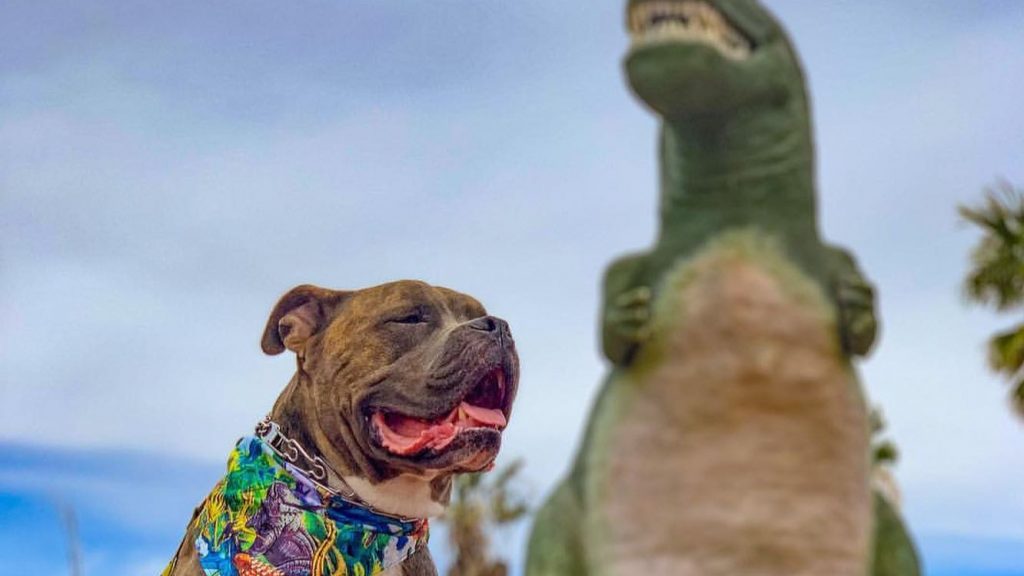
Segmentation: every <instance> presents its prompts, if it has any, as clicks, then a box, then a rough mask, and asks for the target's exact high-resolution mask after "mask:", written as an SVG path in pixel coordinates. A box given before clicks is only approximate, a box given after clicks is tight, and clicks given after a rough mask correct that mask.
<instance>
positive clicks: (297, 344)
mask: <svg viewBox="0 0 1024 576" xmlns="http://www.w3.org/2000/svg"><path fill="white" fill-rule="evenodd" d="M262 346H263V350H264V352H266V353H267V354H279V353H281V352H283V351H284V350H285V349H288V350H291V351H293V352H295V353H296V355H297V356H298V365H299V377H298V378H297V379H296V381H295V382H293V386H294V387H298V389H297V390H294V391H293V393H292V394H291V395H290V396H289V397H288V398H285V397H284V396H282V399H281V400H280V401H279V404H280V403H281V402H286V403H290V404H294V405H293V406H285V407H283V409H284V411H285V412H287V413H289V414H291V416H292V419H293V420H294V419H298V420H301V424H302V426H300V428H302V427H304V428H305V431H304V432H303V436H306V437H310V436H311V437H314V438H323V439H325V440H326V441H327V442H329V443H331V444H332V445H334V446H335V447H337V448H339V452H340V453H342V454H345V455H346V457H347V458H349V459H351V460H353V461H354V462H353V463H359V462H362V463H366V464H369V465H371V466H372V467H373V468H374V469H376V470H377V471H378V472H379V473H380V474H382V475H383V476H392V475H395V474H400V473H408V472H412V473H424V472H431V471H437V472H463V471H476V470H481V469H484V468H487V467H488V466H489V465H490V464H491V462H493V460H494V458H495V456H496V455H497V453H498V448H499V447H500V445H501V433H502V430H503V429H504V428H505V426H506V423H507V422H508V418H509V415H510V412H511V408H512V401H513V399H514V398H515V394H516V386H517V382H518V376H519V360H518V357H517V355H516V350H515V344H514V343H513V341H512V335H511V333H510V332H509V328H508V324H507V323H506V322H505V321H504V320H501V319H498V318H495V317H493V316H488V315H487V312H486V310H484V308H483V306H481V305H480V303H479V302H477V301H476V300H475V299H473V298H471V297H469V296H467V295H465V294H460V293H458V292H455V291H453V290H449V289H446V288H440V287H435V286H430V285H428V284H425V283H423V282H417V281H400V282H393V283H390V284H384V285H381V286H376V287H373V288H367V289H364V290H358V291H338V290H328V289H324V288H319V287H316V286H310V285H304V286H298V287H296V288H294V289H292V290H291V291H290V292H288V293H287V294H285V295H284V297H282V298H281V300H280V301H279V302H278V304H277V306H275V307H274V310H273V312H272V313H271V315H270V319H269V320H268V322H267V327H266V330H265V331H264V333H263V340H262ZM275 411H277V408H276V407H275ZM364 467H365V466H364Z"/></svg>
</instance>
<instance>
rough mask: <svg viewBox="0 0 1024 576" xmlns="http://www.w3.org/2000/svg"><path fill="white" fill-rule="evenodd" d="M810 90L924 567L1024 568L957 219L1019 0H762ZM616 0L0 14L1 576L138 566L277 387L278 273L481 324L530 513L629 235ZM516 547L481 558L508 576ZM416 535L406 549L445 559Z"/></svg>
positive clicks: (983, 154) (985, 140) (1017, 470)
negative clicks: (511, 367) (504, 370)
mask: <svg viewBox="0 0 1024 576" xmlns="http://www.w3.org/2000/svg"><path fill="white" fill-rule="evenodd" d="M766 3H767V5H768V6H769V7H770V8H771V9H773V10H774V11H775V12H776V13H777V14H778V15H779V16H780V17H781V19H782V20H783V22H784V23H785V24H786V26H787V27H788V29H789V30H790V32H791V34H792V36H793V38H794V40H795V42H796V44H797V47H798V49H799V50H800V53H801V55H802V58H803V61H804V64H805V67H806V70H807V74H808V76H809V81H810V89H811V93H812V98H813V106H814V113H815V135H816V138H817V144H818V160H819V162H818V168H819V170H818V176H817V180H818V183H819V196H820V198H819V211H820V221H821V228H822V231H823V235H824V236H825V237H826V238H827V239H828V240H829V241H832V242H835V243H838V244H841V245H843V246H846V247H847V248H850V249H851V250H853V251H854V252H855V253H856V254H857V256H858V259H859V261H860V263H861V265H862V267H863V268H864V269H865V271H866V273H867V274H868V275H869V276H870V277H871V278H872V279H873V281H874V282H875V284H876V286H877V287H878V290H879V294H880V306H881V318H882V326H883V328H882V339H881V342H880V346H879V347H878V348H877V350H876V352H875V353H874V355H873V356H872V357H871V358H870V359H868V360H867V361H866V362H864V363H863V364H862V365H861V367H860V368H861V374H862V376H863V379H864V382H865V386H866V387H867V390H868V393H869V395H870V398H871V400H872V402H874V403H877V404H880V405H881V406H883V408H884V411H885V414H886V416H887V419H888V421H889V425H890V426H889V436H890V437H891V438H892V439H893V440H894V441H895V442H896V443H897V444H898V445H899V447H900V450H901V453H902V458H901V461H900V463H899V465H898V466H897V468H896V475H897V477H898V479H899V481H900V485H901V487H902V490H903V493H904V504H905V507H904V513H905V515H906V517H907V520H908V523H909V525H910V527H911V530H912V531H913V533H914V534H915V536H916V538H917V539H918V542H919V545H920V547H921V548H922V551H923V555H924V559H925V562H926V565H927V567H928V572H929V574H933V575H938V576H943V575H953V574H956V575H958V576H971V575H984V576H1009V575H1021V574H1024V555H1021V554H1020V553H1019V550H1020V549H1021V547H1022V546H1024V493H1022V491H1021V490H1020V486H1021V485H1022V484H1024V453H1022V451H1021V450H1019V448H1018V446H1019V445H1020V442H1021V440H1022V439H1024V427H1022V425H1021V422H1020V420H1017V419H1015V418H1014V417H1013V415H1012V414H1011V412H1010V410H1009V408H1008V406H1007V403H1006V394H1005V392H1006V388H1005V386H1004V385H1003V384H1002V383H1001V382H1000V380H999V379H998V378H997V377H996V376H994V375H992V374H990V373H989V372H988V371H987V369H986V367H985V362H984V360H985V353H984V342H985V339H986V338H987V337H988V336H989V335H990V334H992V333H993V332H995V331H996V330H998V329H1000V328H1001V327H1004V326H1006V325H1008V324H1010V323H1012V322H1013V321H1014V320H1015V319H1016V318H1012V317H999V316H996V315H995V314H993V313H991V312H989V311H987V310H984V309H980V308H977V307H972V306H969V305H968V304H966V302H965V300H964V298H963V295H962V291H961V288H960V283H961V281H962V278H963V275H964V272H965V269H966V267H967V262H968V255H969V252H970V248H971V246H972V245H973V244H974V243H975V242H976V240H977V234H976V233H975V232H974V231H973V230H971V229H970V228H969V227H968V226H966V225H965V224H963V223H961V222H960V221H959V220H958V218H957V216H956V206H957V205H958V204H963V203H973V202H977V200H978V198H979V197H980V193H981V189H982V188H983V187H984V186H985V185H988V184H992V183H993V182H995V181H996V180H997V179H999V178H1005V179H1008V180H1010V181H1015V182H1018V183H1021V184H1024V162H1022V159H1024V112H1022V111H1021V108H1020V105H1019V99H1020V94H1021V92H1022V91H1024V58H1022V57H1021V55H1024V35H1021V34H1020V30H1021V29H1022V27H1024V3H1020V2H1016V1H1014V0H989V1H986V2H970V3H966V2H957V1H952V0H943V1H934V0H929V1H926V0H908V1H904V2H899V3H893V2H856V3H854V2H842V3H840V2H827V3H826V2H816V3H808V2H799V1H797V0H768V1H767V2H766ZM622 4H623V3H622V2H604V1H602V2H593V1H588V2H575V3H570V2H554V3H553V2H541V1H539V0H518V1H517V2H495V1H490V0H484V1H480V0H475V1H468V0H439V1H436V2H429V3H427V2H408V1H399V0H372V1H371V0H347V1H346V2H326V1H310V0H301V1H296V2H289V3H282V2H266V1H245V2H242V1H240V0H225V1H223V2H217V3H209V2H201V1H198V0H182V1H181V2H176V3H173V4H172V3H166V2H156V1H155V0H142V1H135V2H127V1H108V2H93V3H86V2H75V1H71V0H63V1H62V0H42V1H40V0H11V1H8V2H5V3H4V5H3V7H2V8H0V54H2V55H3V57H2V58H0V315H2V317H3V318H4V322H3V323H0V344H2V346H3V350H4V352H3V354H0V576H7V575H8V574H11V575H13V574H25V573H32V574H55V575H57V574H66V573H67V568H66V561H65V559H64V550H65V545H64V542H63V536H62V533H61V528H60V526H61V524H60V516H59V513H58V510H60V509H62V508H67V507H68V506H71V507H72V508H73V509H74V510H75V512H76V514H77V520H78V525H79V526H80V531H81V537H82V546H83V550H82V555H83V559H84V565H85V567H86V574H88V575H92V574H142V573H147V572H148V573H157V572H159V570H160V569H161V567H162V566H163V564H164V563H165V562H166V561H167V559H169V557H170V556H171V555H172V553H173V551H174V549H175V548H176V546H177V543H178V540H179V539H180V537H181V534H182V532H183V528H184V525H185V523H186V521H187V519H188V517H189V515H190V513H191V510H192V507H193V506H194V505H195V504H196V503H198V501H199V500H200V499H201V498H202V497H203V496H204V495H205V493H206V491H207V490H208V489H209V487H210V486H211V485H212V484H213V483H214V482H215V481H216V479H217V478H218V477H219V476H220V474H221V473H222V471H223V461H224V458H225V456H226V454H227V453H228V451H229V450H230V448H231V446H232V445H233V442H234V440H235V439H236V438H238V437H239V436H240V435H242V434H245V433H247V432H248V431H250V430H251V428H252V426H253V424H255V422H256V421H258V420H259V419H260V418H261V417H262V416H263V414H264V413H265V412H266V411H267V410H268V409H269V407H270V406H271V404H272V402H273V400H274V398H275V397H276V395H277V393H278V392H279V391H280V390H281V388H282V387H283V385H284V384H285V383H286V382H287V381H288V379H289V378H290V375H291V371H292V368H293V363H292V362H291V361H290V359H289V358H288V357H286V356H284V355H283V356H279V357H274V358H270V357H266V356H264V355H263V354H262V353H261V352H260V350H259V346H258V341H259V336H260V333H261V331H262V327H263V324H264V322H265V321H266V316H267V315H268V314H269V311H270V308H271V306H272V305H273V303H274V302H275V301H276V299H277V297H278V296H280V295H281V294H282V293H284V292H285V291H286V290H287V289H289V288H290V287H292V286H294V285H296V284H300V283H307V282H311V283H316V284H320V285H323V286H328V287H334V288H358V287H365V286H371V285H374V284H378V283H381V282H384V281H389V280H395V279H400V278H419V279H423V280H426V281H428V282H431V283H435V284H439V285H444V286H449V287H452V288H455V289H457V290H460V291H463V292H467V293H469V294H472V295H474V296H476V297H478V298H479V299H480V300H481V301H482V302H483V303H484V304H485V305H486V306H487V307H488V310H489V311H490V312H491V313H493V314H496V315H498V316H501V317H504V318H506V319H507V320H508V321H509V322H510V324H511V326H512V331H513V334H514V336H515V338H516V342H517V345H518V348H519V351H520V356H521V361H522V381H521V386H520V395H519V398H518V401H517V406H516V412H515V415H514V417H513V419H512V422H511V425H510V428H509V429H508V431H507V433H506V439H505V448H504V451H503V456H502V458H503V459H511V458H514V457H517V456H523V457H525V458H526V460H527V469H526V472H525V479H524V482H525V488H524V490H526V492H527V493H528V494H530V495H531V496H532V497H533V498H534V501H535V502H536V501H539V500H540V499H541V498H542V497H543V495H544V494H545V493H546V492H547V491H548V490H549V489H550V488H551V486H552V485H553V484H554V482H556V481H557V479H558V477H559V476H561V475H562V474H563V473H564V472H565V470H566V468H567V466H568V462H569V461H570V459H571V458H572V455H573V453H574V450H575V448H576V445H577V443H578V441H579V437H580V431H581V428H582V426H583V422H584V419H585V417H586V414H587V411H588V410H589V407H590V404H591V401H592V398H593V395H594V393H595V391H596V389H597V386H598V385H599V383H600V381H601V379H602V377H603V374H604V373H605V371H606V368H607V367H606V365H605V363H604V361H603V360H602V359H601V358H600V356H599V354H598V351H597V346H596V344H597V337H596V322H597V320H596V312H597V309H598V284H599V278H600V276H601V273H602V270H603V267H604V266H605V265H606V264H607V263H608V262H609V261H610V260H611V259H612V258H613V257H615V256H616V255H619V254H621V253H624V252H627V251H632V250H636V249H638V248H642V247H644V246H645V245H647V244H649V242H650V241H651V240H652V238H653V234H654V225H655V205H656V196H657V190H656V179H657V174H656V165H655V135H656V127H657V123H656V119H655V118H654V117H653V116H652V115H650V114H649V113H648V112H647V111H646V110H645V109H644V108H643V107H642V106H641V105H640V104H639V103H638V102H636V101H635V100H634V99H633V98H632V96H631V95H630V94H629V91H628V88H627V87H626V85H625V82H624V79H623V76H622V73H621V67H620V63H621V58H622V55H623V53H624V51H625V48H626V36H625V32H624V29H623V25H622V20H623V18H622V13H623V6H622ZM524 531H525V529H524V528H520V529H518V530H516V531H514V532H513V533H512V534H510V535H509V536H508V537H507V538H503V539H502V542H506V543H507V545H505V546H503V547H502V549H501V552H503V553H505V554H506V555H508V556H509V557H510V558H512V559H513V561H514V563H516V562H518V559H519V557H521V555H522V551H521V546H522V542H523V533H524ZM443 544H444V542H443V537H441V536H439V537H435V539H434V541H433V543H432V548H433V549H434V551H435V553H436V554H437V555H438V557H439V558H440V560H441V561H442V562H443V561H444V559H445V557H446V552H445V550H444V546H443Z"/></svg>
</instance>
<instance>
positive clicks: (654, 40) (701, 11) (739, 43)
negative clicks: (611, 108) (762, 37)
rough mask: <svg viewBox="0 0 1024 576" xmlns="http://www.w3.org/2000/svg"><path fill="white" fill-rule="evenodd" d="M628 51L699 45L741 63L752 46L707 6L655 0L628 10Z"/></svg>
mask: <svg viewBox="0 0 1024 576" xmlns="http://www.w3.org/2000/svg"><path fill="white" fill-rule="evenodd" d="M629 32H630V36H631V38H632V46H631V49H634V50H635V49H637V48H639V47H642V46H648V45H652V44H668V43H702V44H706V45H709V46H711V47H713V48H715V49H716V50H718V52H720V53H721V54H722V55H723V56H726V57H727V58H731V59H734V60H743V59H746V58H748V57H749V56H750V53H751V52H752V51H753V48H754V47H753V43H752V42H751V41H750V40H749V39H748V38H747V37H746V36H744V35H743V33H742V32H741V31H739V30H737V29H736V28H735V27H734V26H733V25H732V24H730V23H729V21H728V20H727V19H726V18H725V16H723V15H722V13H721V12H719V11H718V10H716V9H715V8H714V7H712V6H711V5H710V4H708V3H706V2H703V1H701V0H667V1H666V0H658V1H652V2H643V3H641V4H637V5H636V6H634V7H633V8H631V9H630V11H629Z"/></svg>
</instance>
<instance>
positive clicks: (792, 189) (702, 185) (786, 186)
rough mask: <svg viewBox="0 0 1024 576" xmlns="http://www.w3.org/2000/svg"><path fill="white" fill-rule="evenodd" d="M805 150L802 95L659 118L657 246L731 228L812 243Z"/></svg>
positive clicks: (810, 173)
mask: <svg viewBox="0 0 1024 576" xmlns="http://www.w3.org/2000/svg"><path fill="white" fill-rule="evenodd" d="M812 150H813V147H812V143H811V135H810V121H809V118H808V111H807V106H806V101H805V100H804V99H803V98H791V99H790V102H789V104H788V105H786V106H784V107H779V108H773V109H771V110H767V111H766V110H756V109H755V110H742V111H738V112H735V113H733V114H730V115H728V116H716V117H713V118H710V117H709V118H702V119H688V120H686V121H685V122H684V121H668V120H666V121H665V122H664V124H663V127H662V134H661V226H660V232H659V244H669V245H677V244H678V243H679V242H680V241H681V240H682V241H683V242H684V243H686V244H692V243H694V242H701V241H703V240H705V239H706V238H707V237H709V236H710V235H712V234H714V233H717V232H720V231H722V230H723V229H727V228H731V227H757V228H760V229H762V230H763V231H765V232H768V233H771V234H773V235H775V236H778V237H780V239H781V240H783V241H784V242H785V243H787V244H790V245H794V244H796V245H799V243H800V242H807V241H809V240H810V241H813V243H815V244H816V243H817V238H818V233H817V217H816V208H815V194H814V158H813V152H812ZM702 236H703V237H702Z"/></svg>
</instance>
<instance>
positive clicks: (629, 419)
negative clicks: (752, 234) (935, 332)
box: [585, 242, 871, 576]
mask: <svg viewBox="0 0 1024 576" xmlns="http://www.w3.org/2000/svg"><path fill="white" fill-rule="evenodd" d="M750 246H755V247H756V249H754V250H749V249H736V247H735V246H730V245H728V244H720V245H718V246H716V247H714V248H711V249H708V250H706V251H705V252H704V253H703V254H701V255H699V256H698V257H696V258H694V259H692V260H689V261H687V262H686V263H684V264H680V265H678V266H677V267H676V269H674V270H672V271H670V272H669V273H668V274H667V275H666V277H667V281H666V282H665V283H664V284H663V285H662V286H661V288H660V291H659V295H658V300H657V302H656V304H655V309H654V315H655V324H654V326H653V328H654V337H653V339H652V341H651V342H650V343H649V344H648V345H647V346H646V347H645V348H644V349H642V350H641V351H640V353H639V354H638V357H637V359H636V361H635V363H634V364H633V366H632V367H631V368H629V369H627V370H619V371H617V372H615V373H613V375H612V378H611V381H610V382H608V384H607V385H608V386H610V387H611V389H610V391H609V394H610V395H611V396H610V397H609V398H608V399H607V401H606V402H602V405H603V407H602V408H600V409H599V412H600V414H599V415H598V417H599V418H600V419H601V420H602V425H599V426H595V430H597V432H596V434H597V435H598V436H600V437H599V438H595V439H594V442H592V444H591V446H593V447H594V450H593V453H592V454H591V458H590V460H589V461H590V470H589V472H590V474H589V478H590V480H589V481H588V483H587V484H586V486H585V494H586V497H587V499H588V500H589V501H590V502H591V503H593V506H592V508H591V510H593V512H594V513H593V515H592V517H591V518H590V519H589V521H588V522H587V528H588V530H589V531H590V535H591V537H593V539H594V540H595V541H596V542H598V543H599V545H598V546H596V547H594V548H595V550H594V555H593V556H592V558H591V561H592V565H594V567H595V569H596V570H595V571H596V572H598V573H608V574H618V575H632V574H648V575H662V574H664V575H674V576H690V575H692V576H744V575H750V576H783V575H785V576H864V574H866V573H867V565H868V555H869V552H868V550H869V541H870V529H871V499H870V493H869V487H868V476H869V461H868V431H867V419H866V414H865V406H864V402H863V398H862V395H861V393H860V391H859V388H858V384H857V381H856V377H855V375H854V374H853V372H852V370H851V369H850V367H849V365H848V362H847V361H846V359H845V357H844V355H843V353H842V352H841V350H840V348H839V344H838V339H837V337H836V328H835V320H834V312H833V308H832V305H831V304H830V303H829V302H828V301H827V299H826V298H825V296H824V295H823V294H822V292H821V290H820V289H819V288H818V286H817V284H816V283H814V282H812V281H811V280H810V279H808V278H807V277H806V276H804V275H803V274H802V273H801V272H800V271H799V270H798V269H797V268H796V267H794V266H791V265H789V264H788V263H787V262H786V261H785V259H784V257H783V256H782V255H781V253H779V252H777V251H771V250H768V252H770V253H768V252H765V251H766V250H767V249H766V248H765V246H764V244H763V243H759V242H754V243H753V244H750V245H748V246H747V248H750Z"/></svg>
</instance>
